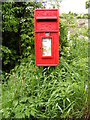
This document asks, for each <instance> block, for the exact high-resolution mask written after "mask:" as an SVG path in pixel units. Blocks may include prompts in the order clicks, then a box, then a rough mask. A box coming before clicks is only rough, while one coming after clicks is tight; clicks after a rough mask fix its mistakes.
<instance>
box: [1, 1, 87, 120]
mask: <svg viewBox="0 0 90 120" xmlns="http://www.w3.org/2000/svg"><path fill="white" fill-rule="evenodd" d="M39 7H40V8H43V6H42V4H41V3H40V2H38V3H36V2H12V3H10V2H9V3H8V2H5V3H2V22H3V23H2V37H3V38H2V39H3V40H2V46H1V50H2V64H3V69H2V75H1V77H2V109H1V112H2V118H25V119H26V118H30V120H32V119H35V120H36V119H39V120H40V119H41V120H42V119H50V120H51V119H53V118H54V119H56V120H59V119H70V120H72V119H79V120H80V119H88V117H89V112H88V110H89V108H88V77H87V76H88V41H87V39H86V36H88V34H87V33H88V29H86V28H85V27H82V29H78V26H77V23H76V18H75V16H74V14H73V13H70V14H69V15H65V14H64V15H63V18H64V19H66V21H65V22H62V20H61V18H59V31H60V32H59V43H60V44H59V56H60V57H59V59H60V60H59V66H58V67H48V68H45V69H44V68H43V67H36V66H35V55H34V9H35V8H39ZM69 28H73V33H72V34H71V36H70V39H69V40H67V33H68V29H69ZM81 35H82V36H81Z"/></svg>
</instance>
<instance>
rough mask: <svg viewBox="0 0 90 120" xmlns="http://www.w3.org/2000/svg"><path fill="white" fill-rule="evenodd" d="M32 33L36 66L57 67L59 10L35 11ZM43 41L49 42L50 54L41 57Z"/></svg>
mask: <svg viewBox="0 0 90 120" xmlns="http://www.w3.org/2000/svg"><path fill="white" fill-rule="evenodd" d="M34 31H35V64H36V66H57V65H58V64H59V10H58V9H36V10H35V11H34ZM46 33H47V34H46ZM43 39H47V40H50V41H51V42H50V45H51V49H50V50H51V54H50V55H48V56H44V55H43V49H42V47H43V45H42V44H44V43H42V40H43ZM46 42H47V41H46Z"/></svg>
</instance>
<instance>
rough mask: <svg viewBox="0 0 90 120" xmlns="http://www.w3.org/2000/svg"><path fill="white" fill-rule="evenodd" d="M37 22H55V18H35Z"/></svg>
mask: <svg viewBox="0 0 90 120" xmlns="http://www.w3.org/2000/svg"><path fill="white" fill-rule="evenodd" d="M37 22H57V19H37Z"/></svg>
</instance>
